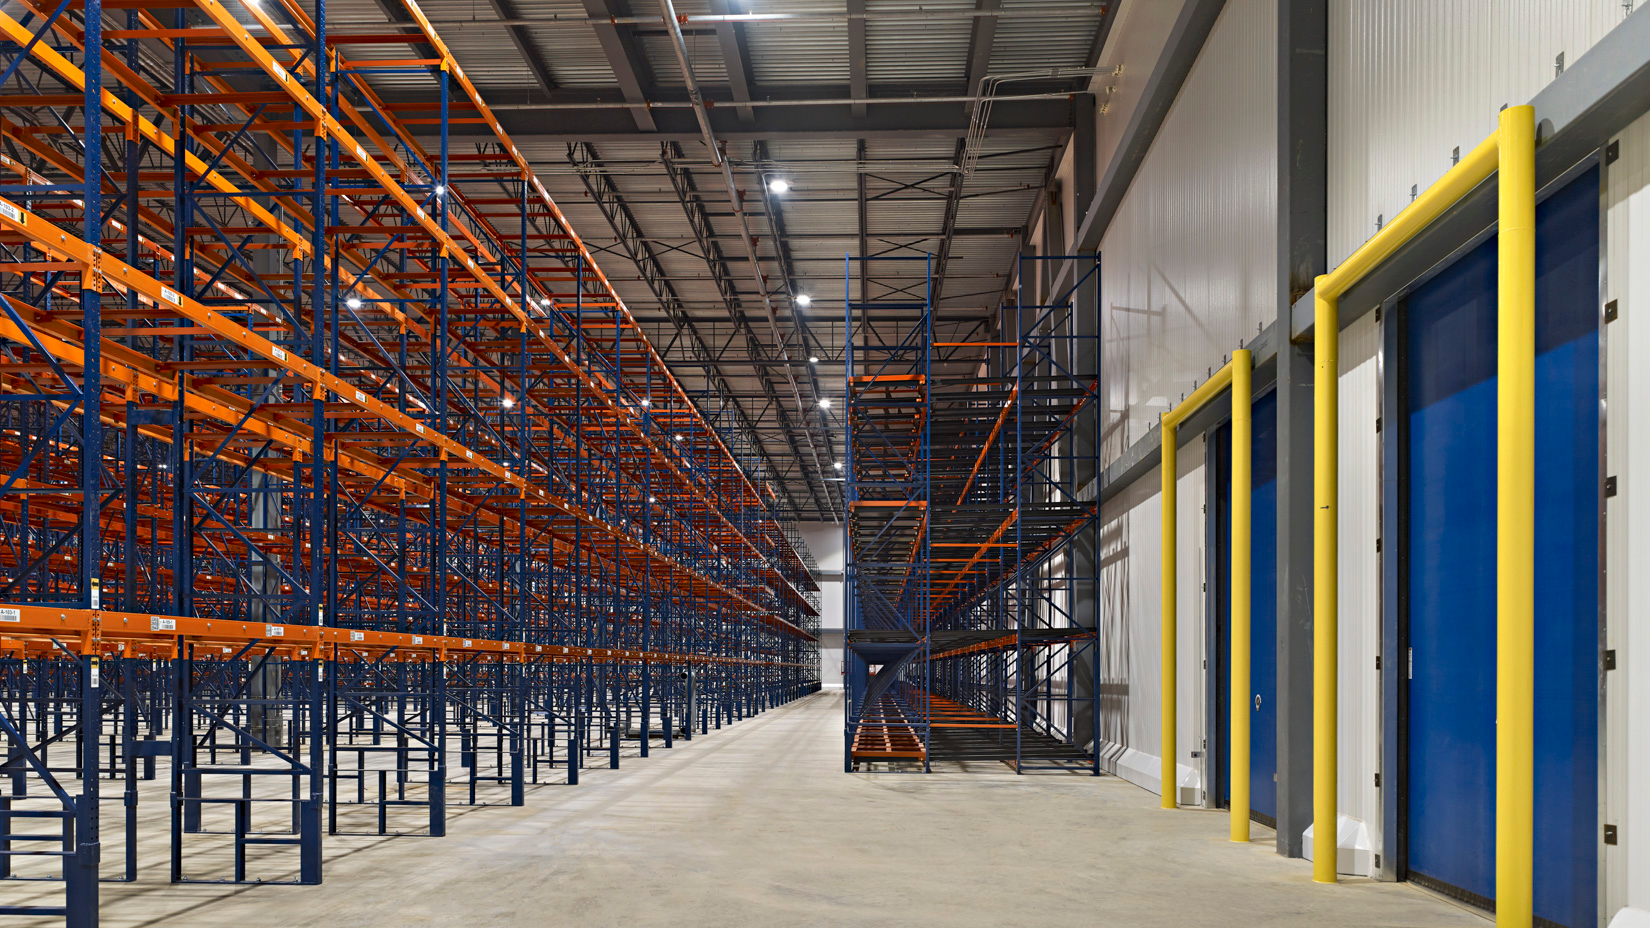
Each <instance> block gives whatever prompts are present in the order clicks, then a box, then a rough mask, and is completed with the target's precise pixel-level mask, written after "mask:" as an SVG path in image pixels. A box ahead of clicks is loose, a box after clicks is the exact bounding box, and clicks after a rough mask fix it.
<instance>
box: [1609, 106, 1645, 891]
mask: <svg viewBox="0 0 1650 928" xmlns="http://www.w3.org/2000/svg"><path fill="white" fill-rule="evenodd" d="M1616 141H1617V144H1618V146H1619V147H1618V151H1619V153H1620V157H1619V158H1618V159H1617V160H1616V162H1615V163H1614V164H1611V165H1609V166H1608V167H1606V169H1605V175H1604V208H1605V215H1604V228H1605V255H1606V257H1605V262H1606V272H1605V281H1604V288H1603V289H1604V300H1605V302H1606V304H1608V302H1609V301H1611V300H1614V301H1615V302H1616V309H1617V316H1616V321H1615V322H1612V323H1610V324H1609V325H1607V326H1606V327H1605V344H1604V350H1605V359H1606V360H1605V366H1606V371H1607V374H1606V382H1605V393H1604V395H1605V403H1606V408H1607V410H1608V418H1607V422H1606V427H1605V467H1606V472H1607V473H1609V474H1611V475H1613V476H1615V478H1616V485H1617V487H1618V489H1617V491H1616V497H1615V498H1614V499H1612V500H1610V501H1609V503H1608V506H1607V508H1606V510H1605V520H1604V525H1605V578H1606V583H1605V593H1604V597H1605V606H1604V608H1605V618H1604V625H1605V629H1606V639H1605V642H1604V647H1606V648H1609V649H1614V650H1615V652H1616V666H1617V667H1618V668H1621V670H1618V671H1616V672H1613V673H1608V674H1605V677H1604V679H1605V682H1604V687H1605V696H1604V707H1605V718H1606V725H1607V728H1606V730H1605V734H1604V746H1605V759H1604V770H1605V790H1604V794H1603V795H1604V809H1603V810H1602V815H1601V819H1602V821H1605V822H1608V823H1611V824H1614V825H1616V826H1617V832H1618V834H1619V835H1620V838H1619V839H1618V840H1619V843H1618V844H1617V845H1616V846H1614V847H1612V846H1608V845H1606V846H1605V847H1604V865H1603V868H1604V874H1605V880H1604V886H1605V892H1604V911H1605V913H1606V914H1611V915H1613V914H1614V913H1615V912H1616V910H1617V909H1619V908H1620V907H1622V906H1624V905H1630V906H1634V907H1635V908H1640V909H1646V910H1650V778H1647V774H1646V771H1650V726H1647V725H1645V724H1644V720H1645V719H1646V718H1650V674H1646V673H1645V672H1644V671H1643V670H1642V669H1641V670H1638V671H1636V672H1635V670H1634V668H1644V667H1650V618H1647V616H1650V613H1647V612H1646V611H1645V610H1644V608H1643V607H1642V604H1643V603H1645V602H1650V572H1647V571H1645V570H1644V565H1645V563H1646V562H1647V560H1650V530H1647V529H1646V526H1650V491H1647V490H1646V489H1645V488H1646V487H1650V426H1646V424H1645V423H1646V421H1647V417H1646V410H1645V406H1646V405H1647V404H1650V365H1646V364H1645V363H1644V359H1645V358H1646V357H1650V323H1647V322H1646V320H1645V319H1643V318H1639V317H1638V315H1636V314H1635V309H1637V310H1639V311H1640V314H1642V311H1643V310H1644V309H1645V308H1646V307H1650V115H1646V116H1643V117H1641V118H1640V119H1639V120H1638V121H1637V122H1635V123H1633V124H1632V125H1631V126H1629V127H1628V128H1627V130H1626V131H1625V132H1623V133H1622V134H1621V135H1620V136H1618V137H1617V139H1616Z"/></svg>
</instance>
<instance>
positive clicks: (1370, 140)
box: [1329, 0, 1632, 267]
mask: <svg viewBox="0 0 1650 928" xmlns="http://www.w3.org/2000/svg"><path fill="white" fill-rule="evenodd" d="M1631 6H1632V4H1630V3H1624V2H1623V0H1567V2H1563V3H1553V2H1550V0H1446V2H1432V0H1408V2H1387V3H1369V2H1366V0H1334V2H1333V3H1331V4H1330V13H1329V263H1330V266H1331V267H1333V266H1335V265H1337V264H1339V263H1340V262H1341V261H1343V260H1345V259H1346V257H1347V256H1348V255H1350V254H1351V253H1352V252H1353V251H1355V250H1357V248H1358V246H1359V245H1362V244H1363V243H1364V242H1365V241H1367V240H1368V239H1369V237H1370V236H1372V235H1374V234H1375V232H1376V229H1377V222H1381V223H1384V222H1386V221H1389V220H1391V219H1392V217H1393V216H1395V215H1397V214H1398V213H1399V211H1401V210H1403V209H1404V208H1405V207H1406V206H1408V205H1409V202H1410V191H1411V189H1412V188H1413V189H1416V190H1424V189H1426V188H1427V186H1428V185H1430V184H1431V183H1432V182H1434V181H1436V180H1437V179H1438V178H1439V177H1441V176H1443V174H1444V172H1445V171H1448V170H1449V169H1450V166H1451V164H1452V163H1453V161H1452V158H1453V155H1454V152H1455V150H1456V149H1457V148H1459V149H1460V152H1461V153H1462V154H1465V153H1466V152H1468V151H1470V150H1471V149H1472V147H1473V146H1475V145H1477V144H1478V143H1479V142H1481V141H1483V140H1484V138H1485V136H1487V135H1489V134H1490V133H1491V132H1492V131H1494V130H1495V127H1496V122H1497V113H1499V112H1500V110H1501V107H1502V106H1503V105H1517V104H1522V103H1528V102H1529V101H1530V99H1531V98H1532V97H1534V96H1535V95H1536V93H1537V92H1538V91H1540V90H1541V88H1543V87H1545V86H1546V85H1547V84H1548V82H1550V81H1551V80H1552V79H1553V78H1554V77H1555V76H1556V75H1557V58H1558V56H1559V55H1560V54H1563V56H1564V60H1565V62H1566V63H1567V64H1574V63H1575V61H1576V59H1578V58H1580V57H1581V55H1582V54H1583V53H1585V52H1586V51H1587V50H1588V49H1589V48H1591V47H1592V46H1593V45H1594V43H1596V42H1597V41H1598V40H1599V39H1600V38H1602V37H1603V36H1604V34H1605V33H1607V32H1609V31H1610V30H1611V29H1613V28H1615V26H1616V25H1617V24H1619V23H1620V22H1621V21H1622V19H1623V18H1624V17H1625V16H1626V15H1627V12H1628V10H1629V9H1630V8H1631Z"/></svg>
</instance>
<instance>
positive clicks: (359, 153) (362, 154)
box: [355, 145, 372, 161]
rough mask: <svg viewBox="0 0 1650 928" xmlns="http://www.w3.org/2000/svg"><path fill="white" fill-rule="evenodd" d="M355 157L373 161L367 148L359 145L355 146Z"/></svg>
mask: <svg viewBox="0 0 1650 928" xmlns="http://www.w3.org/2000/svg"><path fill="white" fill-rule="evenodd" d="M355 157H357V158H359V159H360V160H362V161H371V160H372V159H371V158H368V157H367V150H366V149H365V148H362V147H361V146H359V145H357V146H355Z"/></svg>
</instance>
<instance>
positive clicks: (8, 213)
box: [0, 201, 23, 222]
mask: <svg viewBox="0 0 1650 928" xmlns="http://www.w3.org/2000/svg"><path fill="white" fill-rule="evenodd" d="M0 216H5V217H6V218H7V219H10V220H11V221H12V222H22V221H23V211H22V210H20V209H18V208H17V207H15V206H13V205H11V204H10V203H6V202H3V201H0Z"/></svg>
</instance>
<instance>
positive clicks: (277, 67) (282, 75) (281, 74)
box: [270, 61, 287, 84]
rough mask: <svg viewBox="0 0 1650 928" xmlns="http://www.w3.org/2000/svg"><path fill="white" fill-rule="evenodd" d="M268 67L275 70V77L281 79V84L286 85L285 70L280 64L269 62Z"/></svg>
mask: <svg viewBox="0 0 1650 928" xmlns="http://www.w3.org/2000/svg"><path fill="white" fill-rule="evenodd" d="M270 66H271V67H273V68H274V69H275V76H276V77H278V78H280V79H281V83H283V84H284V83H286V82H287V74H286V68H283V67H281V63H280V62H279V61H272V62H270Z"/></svg>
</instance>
